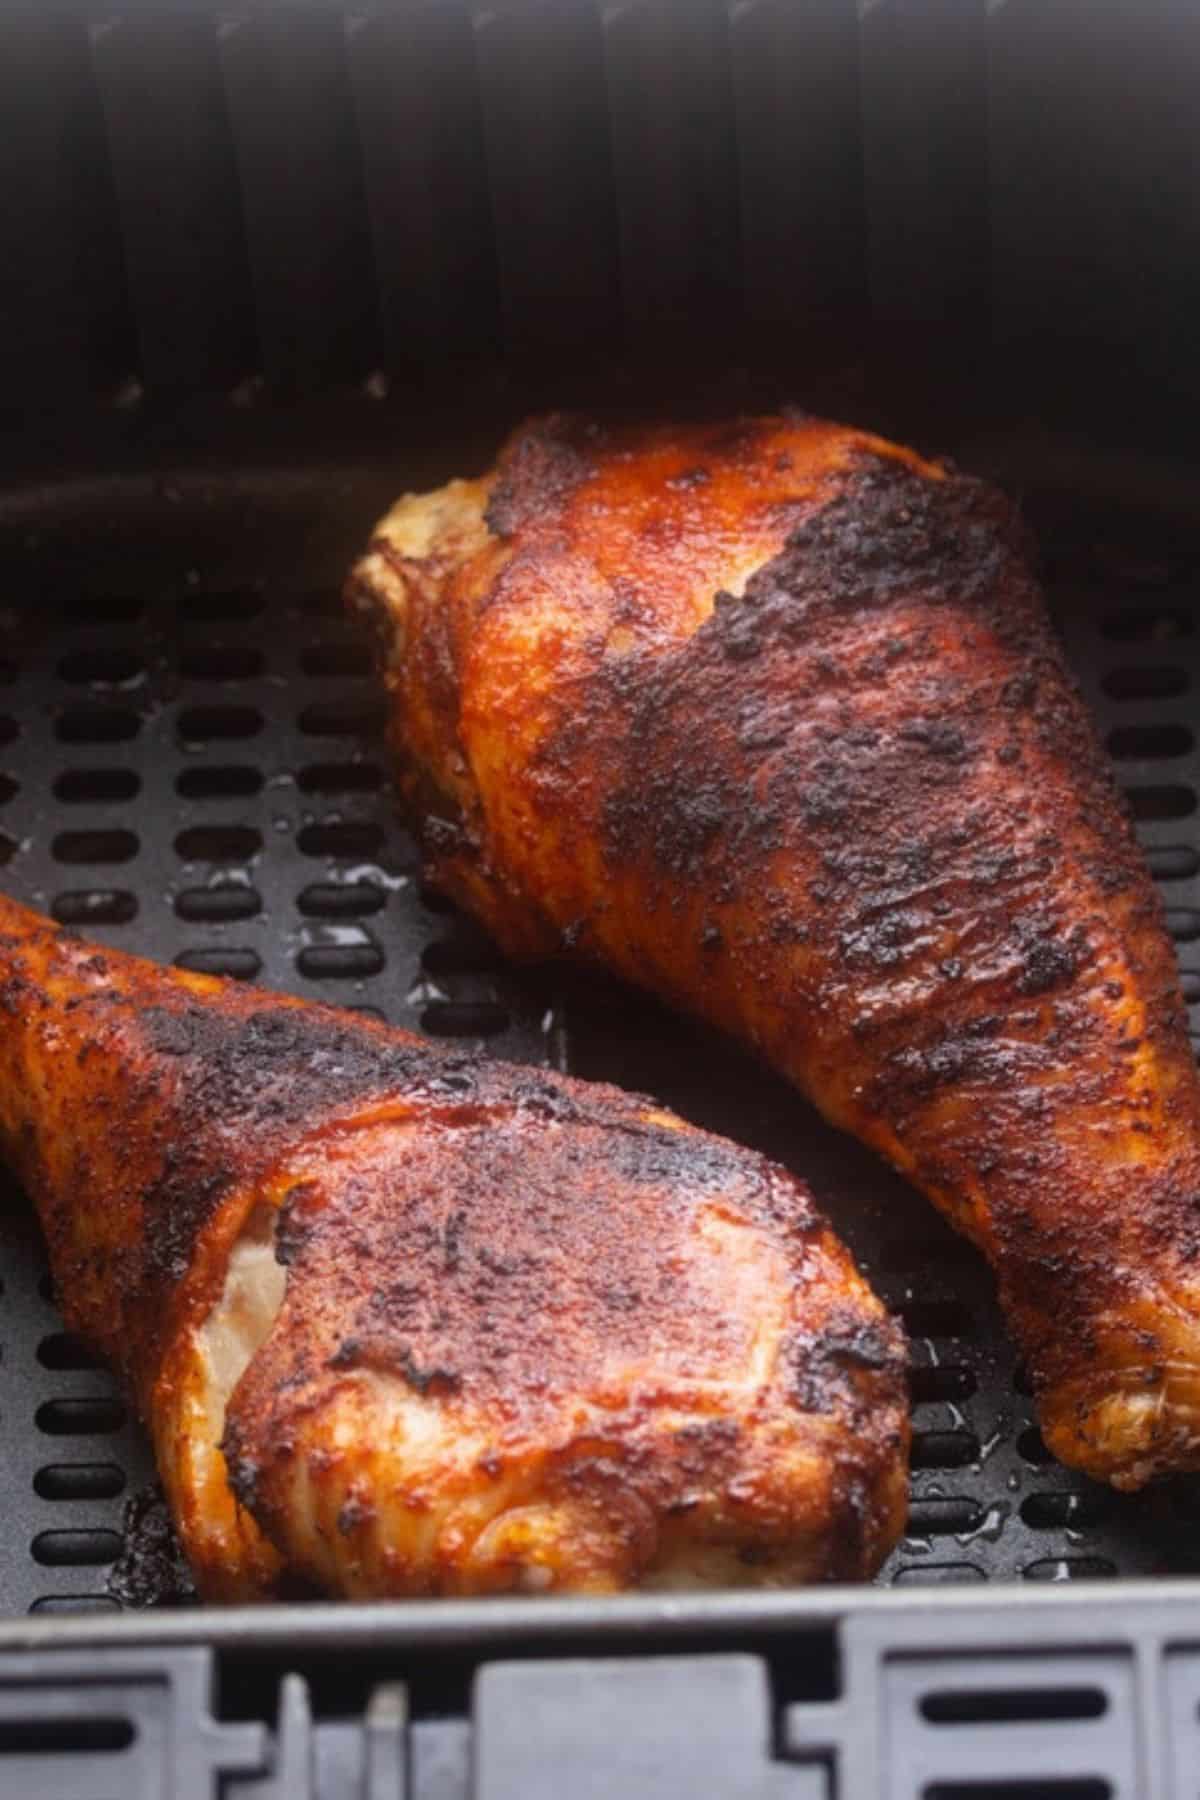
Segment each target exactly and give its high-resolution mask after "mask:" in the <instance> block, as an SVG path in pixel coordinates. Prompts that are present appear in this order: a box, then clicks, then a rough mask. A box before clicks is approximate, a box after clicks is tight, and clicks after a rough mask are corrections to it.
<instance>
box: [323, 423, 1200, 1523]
mask: <svg viewBox="0 0 1200 1800" xmlns="http://www.w3.org/2000/svg"><path fill="white" fill-rule="evenodd" d="M348 597H349V600H350V602H351V604H353V605H355V606H358V607H361V608H364V609H366V610H367V611H368V613H369V614H370V615H371V616H372V617H373V618H374V620H375V623H376V627H377V630H378V633H379V637H380V641H381V643H382V644H383V646H384V649H385V653H386V663H385V677H386V680H387V683H388V686H389V689H390V691H391V694H392V697H393V711H392V733H393V738H394V742H395V745H396V748H397V751H398V752H399V762H400V779H401V785H402V789H403V791H404V793H405V795H406V797H407V799H408V802H409V805H410V807H411V808H412V810H413V812H414V814H415V815H416V816H417V818H418V820H419V821H420V823H421V825H422V827H423V833H424V843H425V850H426V857H427V867H428V872H429V874H430V876H431V878H432V879H433V880H434V881H435V882H437V883H439V884H440V885H441V886H442V887H443V888H444V889H445V890H446V891H447V892H448V893H450V894H451V895H453V896H454V897H455V898H456V899H457V900H459V901H460V902H461V903H463V904H465V905H467V906H470V907H472V908H473V909H474V910H475V911H476V912H477V913H478V914H479V916H480V917H481V918H482V919H483V921H484V923H485V924H486V925H487V926H488V928H489V929H490V930H491V931H492V932H493V933H494V934H495V936H496V937H497V938H498V940H499V941H500V942H501V943H502V944H503V945H504V946H505V947H506V948H507V949H508V950H509V951H510V952H511V953H512V954H514V955H524V956H546V955H556V954H564V953H565V954H571V955H576V956H583V957H587V958H589V959H591V960H593V961H597V962H601V963H604V964H607V965H608V966H609V967H611V968H613V969H615V970H617V971H618V972H619V973H620V974H621V975H623V976H625V977H627V978H628V979H630V980H632V981H635V982H639V983H641V984H643V985H644V986H646V987H649V988H652V989H654V990H655V991H656V992H658V993H659V994H661V995H663V996H664V997H665V998H667V999H668V1000H670V1001H672V1002H673V1003H675V1004H676V1005H678V1006H681V1007H684V1008H688V1009H691V1010H692V1011H695V1012H698V1013H700V1014H702V1015H703V1016H705V1017H706V1018H708V1019H710V1020H712V1021H713V1022H715V1023H716V1024H718V1025H720V1026H722V1027H724V1028H725V1029H726V1030H728V1031H730V1032H733V1033H735V1034H736V1035H738V1036H739V1037H741V1038H743V1039H744V1040H746V1041H747V1042H749V1043H750V1044H751V1045H753V1046H754V1047H755V1049H757V1050H758V1051H759V1052H760V1053H761V1054H762V1055H763V1056H764V1057H765V1058H767V1059H768V1060H769V1061H770V1062H771V1063H773V1064H774V1065H775V1066H776V1067H777V1068H779V1069H781V1070H782V1071H784V1072H785V1073H786V1074H787V1075H789V1076H790V1077H791V1078H792V1079H793V1080H794V1081H795V1082H796V1084H797V1085H798V1086H799V1087H801V1088H802V1089H803V1090H804V1091H805V1092H806V1093H807V1094H808V1095H809V1096H810V1097H811V1098H812V1099H813V1100H815V1101H816V1103H817V1104H818V1105H819V1106H820V1107H821V1108H822V1110H823V1111H824V1112H825V1113H826V1114H827V1115H828V1116H829V1117H830V1118H831V1119H832V1120H834V1121H835V1122H836V1123H838V1124H840V1125H841V1126H843V1127H844V1128H846V1129H847V1130H849V1131H852V1132H854V1133H855V1134H856V1135H858V1136H860V1137H861V1138H863V1139H865V1140H866V1141H867V1142H868V1143H870V1144H873V1145H874V1146H875V1147H876V1148H877V1149H879V1150H880V1151H881V1152H882V1153H883V1154H884V1155H885V1156H886V1157H888V1158H889V1160H891V1161H892V1162H893V1163H894V1164H895V1165H896V1166H897V1167H898V1168H900V1169H901V1170H903V1171H904V1172H905V1173H906V1174H907V1175H908V1176H909V1177H910V1178H911V1179H912V1180H913V1181H914V1182H915V1183H916V1184H917V1185H918V1186H919V1187H921V1188H923V1189H924V1191H925V1192H926V1193H928V1194H929V1195H930V1197H931V1198H932V1199H933V1200H934V1201H935V1202H936V1203H937V1204H938V1205H939V1206H940V1207H941V1208H942V1209H943V1210H944V1211H945V1212H946V1213H947V1214H948V1215H949V1216H950V1217H951V1219H952V1220H953V1221H954V1222H955V1223H956V1224H957V1225H958V1226H959V1227H960V1228H961V1229H962V1230H964V1231H965V1232H967V1233H968V1235H969V1236H971V1237H972V1238H973V1239H974V1240H975V1241H976V1242H977V1243H978V1244H979V1245H980V1246H981V1248H982V1249H983V1250H984V1251H985V1252H986V1253H987V1255H988V1256H989V1257H990V1258H991V1260H992V1262H993V1264H994V1266H995V1268H996V1271H997V1275H998V1278H999V1283H1000V1290H1001V1296H1002V1299H1003V1302H1004V1305H1005V1308H1006V1310H1007V1313H1008V1316H1009V1319H1010V1321H1011V1323H1012V1326H1013V1329H1014V1331H1015V1333H1016V1335H1017V1337H1018V1339H1019V1341H1020V1343H1021V1347H1022V1350H1023V1352H1024V1354H1025V1356H1026V1358H1027V1360H1028V1363H1029V1365H1030V1368H1031V1370H1032V1373H1033V1377H1034V1381H1035V1384H1036V1388H1037V1392H1038V1395H1039V1401H1040V1408H1041V1418H1042V1424H1043V1429H1044V1432H1045V1435H1046V1437H1047V1440H1048V1441H1049V1443H1050V1444H1051V1446H1052V1448H1053V1449H1054V1451H1055V1452H1056V1454H1057V1455H1058V1456H1060V1457H1061V1458H1062V1459H1063V1460H1064V1461H1066V1462H1069V1463H1073V1464H1075V1465H1076V1466H1078V1467H1081V1468H1083V1469H1086V1470H1087V1471H1089V1472H1090V1473H1091V1474H1093V1475H1096V1476H1100V1477H1104V1478H1107V1479H1110V1480H1112V1481H1113V1482H1114V1483H1115V1484H1116V1485H1118V1486H1123V1487H1136V1486H1138V1485H1140V1484H1141V1483H1142V1482H1143V1481H1145V1480H1146V1479H1147V1478H1149V1477H1150V1476H1151V1475H1153V1474H1154V1473H1156V1472H1158V1471H1160V1470H1168V1469H1177V1468H1194V1467H1197V1466H1200V1275H1198V1273H1197V1266H1196V1254H1197V1248H1198V1247H1200V1148H1198V1146H1200V1129H1198V1128H1200V1090H1198V1087H1197V1078H1196V1071H1195V1066H1194V1060H1193V1057H1192V1053H1191V1049H1190V1046H1189V1043H1188V1038H1187V1033H1186V1019H1185V1014H1184V1008H1183V1003H1182V999H1181V996H1180V993H1179V988H1178V981H1177V976H1176V970H1175V962H1174V956H1173V951H1172V947H1171V944H1170V942H1169V939H1168V937H1167V935H1166V932H1165V930H1164V926H1163V920H1162V913H1161V908H1160V903H1159V900H1158V897H1157V894H1156V891H1155V889H1154V886H1153V883H1152V881H1151V879H1150V876H1149V873H1148V871H1147V869H1146V867H1145V864H1144V862H1143V859H1142V857H1141V855H1140V853H1139V851H1138V848H1137V845H1136V842H1135V840H1134V836H1133V833H1132V829H1131V827H1130V823H1129V820H1128V818H1127V815H1126V811H1125V808H1124V805H1123V803H1122V801H1121V799H1120V796H1119V795H1118V793H1117V791H1116V789H1115V786H1114V783H1113V779H1112V776H1111V774H1110V771H1109V769H1108V767H1107V764H1106V761H1105V759H1104V756H1103V754H1102V752H1101V750H1100V747H1099V745H1098V744H1097V741H1096V738H1095V735H1094V732H1093V730H1092V727H1091V724H1090V722H1089V720H1088V717H1087V714H1086V710H1085V708H1084V706H1083V704H1082V701H1081V699H1080V696H1079V694H1078V693H1077V691H1076V688H1075V686H1074V683H1073V682H1072V680H1071V677H1070V675H1069V673H1068V671H1067V669H1066V666H1065V664H1064V660H1063V656H1062V653H1061V650H1060V648H1059V645H1058V643H1057V641H1056V639H1055V638H1054V636H1053V633H1052V631H1051V629H1050V626H1049V624H1048V621H1047V617H1046V613H1045V608H1044V604H1043V601H1042V597H1041V594H1040V591H1039V589H1038V586H1037V583H1036V580H1035V578H1034V575H1033V573H1032V567H1031V558H1030V553H1029V546H1028V544H1027V542H1026V539H1025V534H1024V532H1023V530H1022V527H1021V525H1020V523H1019V521H1018V519H1017V517H1016V515H1015V513H1014V511H1013V509H1012V508H1011V506H1010V505H1009V503H1008V502H1007V501H1006V500H1005V499H1004V498H1003V496H1002V495H1000V494H999V493H998V492H996V491H995V490H994V489H992V488H990V487H988V486H986V485H985V484H983V483H981V482H978V481H974V480H971V479H969V478H967V477H965V476H963V475H961V474H959V473H957V472H956V471H954V470H953V469H950V468H948V467H945V466H943V465H941V464H936V463H931V462H927V461H923V460H922V459H921V458H919V457H917V456H915V455H914V454H912V453H911V452H910V451H907V450H903V449H900V448H897V447H896V446H894V445H890V444H887V443H884V442H882V441H881V440H879V439H877V438H873V437H870V436H868V435H866V434H864V433H861V432H856V431H851V430H848V429H844V428H841V427H838V426H834V425H829V424H825V423H822V422H820V421H816V420H811V419H807V418H804V417H803V416H800V415H795V416H788V417H777V418H764V419H754V420H744V421H739V422H735V423H734V424H731V425H721V426H687V427H680V428H675V427H669V426H664V427H658V428H654V429H633V428H629V429H622V430H611V431H610V430H606V429H603V428H601V427H600V426H598V425H596V424H594V423H590V422H588V421H586V420H577V419H570V418H561V417H552V418H549V419H544V420H539V421H534V422H533V423H532V424H530V425H528V426H526V427H524V428H522V429H521V430H520V431H518V432H517V433H516V434H515V435H514V437H513V438H512V439H510V441H509V442H508V444H507V445H506V446H505V448H504V450H503V452H502V454H501V457H500V460H499V464H498V467H497V469H496V470H495V471H494V472H493V473H492V474H490V475H488V476H486V477H484V478H483V479H482V480H480V481H478V482H460V483H451V484H450V485H449V487H447V488H445V489H442V490H441V491H440V492H439V493H438V494H436V495H432V496H416V497H409V498H407V499H405V500H402V501H401V502H400V503H399V505H398V506H397V507H395V508H394V509H393V511H392V512H391V513H390V514H389V515H388V517H387V518H386V519H385V520H384V521H383V522H382V524H381V525H380V527H379V530H378V532H377V534H376V537H375V540H374V542H373V544H372V546H371V548H370V550H369V551H368V554H367V556H366V557H365V558H364V559H363V561H362V562H361V563H360V565H359V566H358V568H357V569H356V571H355V573H354V575H353V577H352V579H351V582H350V587H349V595H348Z"/></svg>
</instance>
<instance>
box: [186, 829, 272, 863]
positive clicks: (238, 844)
mask: <svg viewBox="0 0 1200 1800" xmlns="http://www.w3.org/2000/svg"><path fill="white" fill-rule="evenodd" d="M261 849H262V833H261V831H256V830H255V828H254V827H253V825H192V826H189V828H188V829H187V830H186V831H181V832H180V833H179V836H178V837H177V838H176V839H175V853H176V855H177V856H181V857H182V858H183V860H184V862H246V861H248V860H249V858H250V857H252V856H257V855H258V852H259V851H260V850H261Z"/></svg>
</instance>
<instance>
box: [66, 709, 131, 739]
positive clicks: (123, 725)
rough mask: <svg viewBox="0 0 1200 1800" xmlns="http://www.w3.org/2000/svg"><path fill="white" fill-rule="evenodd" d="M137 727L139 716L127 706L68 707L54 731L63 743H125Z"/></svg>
mask: <svg viewBox="0 0 1200 1800" xmlns="http://www.w3.org/2000/svg"><path fill="white" fill-rule="evenodd" d="M141 728H142V721H141V716H140V714H138V713H135V712H134V710H133V708H132V707H129V706H71V707H68V708H67V710H66V712H63V713H60V714H59V717H58V722H57V724H56V725H55V728H54V729H55V734H56V736H57V737H58V739H59V742H60V743H63V744H126V743H128V742H129V740H130V738H135V737H136V736H137V734H138V732H139V731H140V730H141Z"/></svg>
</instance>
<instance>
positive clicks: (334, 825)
mask: <svg viewBox="0 0 1200 1800" xmlns="http://www.w3.org/2000/svg"><path fill="white" fill-rule="evenodd" d="M296 847H297V848H298V849H299V850H300V852H301V853H302V855H304V856H353V857H365V856H376V855H377V854H378V853H379V851H380V850H381V849H382V847H383V827H382V826H381V825H376V824H375V823H374V822H373V821H372V820H369V819H362V820H357V819H338V820H335V821H333V822H331V823H329V824H324V825H305V826H304V827H303V828H302V830H301V831H299V832H298V833H297V835H296Z"/></svg>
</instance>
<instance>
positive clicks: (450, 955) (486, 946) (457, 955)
mask: <svg viewBox="0 0 1200 1800" xmlns="http://www.w3.org/2000/svg"><path fill="white" fill-rule="evenodd" d="M499 961H500V953H499V951H498V950H497V949H496V946H495V945H494V944H493V943H492V941H491V940H490V938H486V937H484V935H483V933H482V932H479V933H478V935H475V934H473V933H471V932H470V931H469V930H464V931H463V932H462V934H461V935H460V936H459V937H453V938H439V939H438V940H437V941H436V943H432V944H426V946H425V948H424V950H422V952H421V967H422V968H423V969H427V970H428V972H429V973H430V974H431V975H485V974H487V973H488V971H489V970H491V969H494V968H495V967H496V965H497V964H498V962H499Z"/></svg>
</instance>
